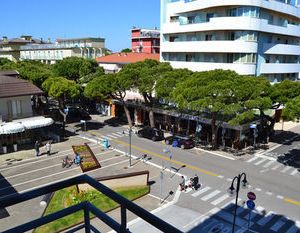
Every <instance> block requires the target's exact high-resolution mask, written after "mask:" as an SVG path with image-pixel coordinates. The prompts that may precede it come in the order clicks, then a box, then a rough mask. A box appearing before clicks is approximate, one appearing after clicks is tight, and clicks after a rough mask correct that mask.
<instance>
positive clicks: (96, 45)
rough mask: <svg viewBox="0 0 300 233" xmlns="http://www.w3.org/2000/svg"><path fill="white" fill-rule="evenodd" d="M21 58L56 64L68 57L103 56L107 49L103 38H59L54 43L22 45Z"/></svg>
mask: <svg viewBox="0 0 300 233" xmlns="http://www.w3.org/2000/svg"><path fill="white" fill-rule="evenodd" d="M20 49H21V54H20V60H37V61H41V62H43V63H46V64H54V63H55V62H56V61H57V60H62V59H64V58H66V57H83V58H92V59H95V58H96V57H101V56H103V55H104V53H105V52H104V51H105V39H103V38H91V37H89V38H75V39H57V40H56V41H55V43H53V44H45V45H41V44H30V45H24V46H21V48H20Z"/></svg>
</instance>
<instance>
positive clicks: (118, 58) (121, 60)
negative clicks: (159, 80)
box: [96, 53, 159, 64]
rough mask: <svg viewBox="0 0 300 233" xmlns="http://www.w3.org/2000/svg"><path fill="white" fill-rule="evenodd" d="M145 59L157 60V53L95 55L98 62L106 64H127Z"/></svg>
mask: <svg viewBox="0 0 300 233" xmlns="http://www.w3.org/2000/svg"><path fill="white" fill-rule="evenodd" d="M146 59H153V60H157V61H159V54H158V53H156V54H154V53H113V54H110V55H107V56H103V57H97V58H96V61H97V62H98V63H106V64H128V63H135V62H139V61H144V60H146Z"/></svg>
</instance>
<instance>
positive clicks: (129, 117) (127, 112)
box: [123, 103, 132, 127]
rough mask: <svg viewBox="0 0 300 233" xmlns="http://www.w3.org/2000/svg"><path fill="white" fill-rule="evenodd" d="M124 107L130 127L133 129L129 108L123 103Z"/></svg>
mask: <svg viewBox="0 0 300 233" xmlns="http://www.w3.org/2000/svg"><path fill="white" fill-rule="evenodd" d="M123 106H124V111H125V114H126V117H127V121H128V124H129V127H132V120H131V116H130V112H129V109H128V108H127V106H126V105H125V103H123Z"/></svg>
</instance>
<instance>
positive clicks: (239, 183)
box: [228, 172, 248, 233]
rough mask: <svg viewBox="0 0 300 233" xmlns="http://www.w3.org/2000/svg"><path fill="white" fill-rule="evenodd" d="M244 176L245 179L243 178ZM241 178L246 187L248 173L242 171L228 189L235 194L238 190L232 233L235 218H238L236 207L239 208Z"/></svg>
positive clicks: (243, 185) (233, 226)
mask: <svg viewBox="0 0 300 233" xmlns="http://www.w3.org/2000/svg"><path fill="white" fill-rule="evenodd" d="M242 178H243V180H242ZM241 180H242V187H243V188H246V187H247V184H248V181H247V178H246V173H244V172H243V173H241V174H238V176H235V177H234V178H233V180H232V182H231V186H230V188H229V190H228V192H229V193H230V194H231V195H233V194H234V191H235V192H236V197H235V208H234V216H233V224H232V233H234V228H235V219H236V209H237V205H238V203H237V202H238V198H239V191H240V185H241ZM235 181H237V182H236V188H234V182H235Z"/></svg>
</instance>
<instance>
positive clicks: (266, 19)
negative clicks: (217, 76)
mask: <svg viewBox="0 0 300 233" xmlns="http://www.w3.org/2000/svg"><path fill="white" fill-rule="evenodd" d="M299 22H300V8H299V7H298V6H297V0H267V1H266V0H161V61H168V62H170V63H171V65H172V66H173V67H174V68H189V69H191V70H193V71H205V70H213V69H225V70H226V69H230V70H234V71H236V72H237V73H239V74H245V75H256V76H259V75H263V76H265V77H266V78H268V79H269V80H270V81H271V82H278V81H282V80H283V79H292V80H296V79H299V72H300V63H299V61H300V59H299V55H300V26H299Z"/></svg>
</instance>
